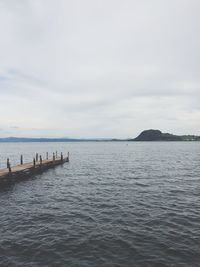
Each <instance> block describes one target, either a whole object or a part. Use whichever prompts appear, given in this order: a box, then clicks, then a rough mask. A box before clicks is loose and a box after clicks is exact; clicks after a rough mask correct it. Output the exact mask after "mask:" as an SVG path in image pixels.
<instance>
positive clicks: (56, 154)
mask: <svg viewBox="0 0 200 267" xmlns="http://www.w3.org/2000/svg"><path fill="white" fill-rule="evenodd" d="M57 157H58V152H57V151H56V159H57Z"/></svg>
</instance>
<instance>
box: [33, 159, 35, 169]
mask: <svg viewBox="0 0 200 267" xmlns="http://www.w3.org/2000/svg"><path fill="white" fill-rule="evenodd" d="M33 167H34V168H35V158H33Z"/></svg>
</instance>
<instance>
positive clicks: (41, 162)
mask: <svg viewBox="0 0 200 267" xmlns="http://www.w3.org/2000/svg"><path fill="white" fill-rule="evenodd" d="M40 165H42V156H41V155H40Z"/></svg>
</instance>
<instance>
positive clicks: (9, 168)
mask: <svg viewBox="0 0 200 267" xmlns="http://www.w3.org/2000/svg"><path fill="white" fill-rule="evenodd" d="M8 170H9V172H12V170H11V166H10V163H9V167H8Z"/></svg>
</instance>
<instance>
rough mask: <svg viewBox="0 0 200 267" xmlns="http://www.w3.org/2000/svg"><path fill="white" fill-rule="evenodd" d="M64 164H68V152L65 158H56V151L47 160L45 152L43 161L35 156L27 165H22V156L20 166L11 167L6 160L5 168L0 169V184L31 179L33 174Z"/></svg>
mask: <svg viewBox="0 0 200 267" xmlns="http://www.w3.org/2000/svg"><path fill="white" fill-rule="evenodd" d="M65 162H69V152H68V155H67V157H64V156H63V154H62V153H61V155H60V157H58V155H57V151H56V153H53V157H52V158H51V159H49V154H48V152H47V153H46V159H45V160H43V159H42V156H39V155H38V154H36V156H35V157H34V158H33V161H32V162H29V163H23V156H22V155H21V157H20V164H19V165H16V166H13V167H12V166H11V164H10V160H9V159H7V168H5V169H0V184H1V183H6V182H12V181H15V180H20V179H23V178H28V177H31V176H32V175H34V174H38V173H42V172H44V171H46V170H48V169H51V168H54V167H55V166H58V165H62V164H64V163H65Z"/></svg>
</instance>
